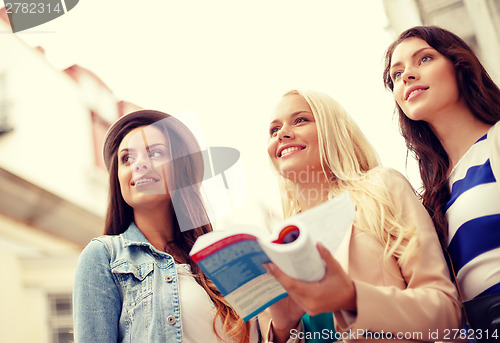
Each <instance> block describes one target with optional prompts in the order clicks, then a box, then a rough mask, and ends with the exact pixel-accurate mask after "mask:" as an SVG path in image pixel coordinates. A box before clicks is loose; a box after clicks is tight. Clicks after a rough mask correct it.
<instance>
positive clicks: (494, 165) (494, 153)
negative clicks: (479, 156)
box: [488, 122, 500, 187]
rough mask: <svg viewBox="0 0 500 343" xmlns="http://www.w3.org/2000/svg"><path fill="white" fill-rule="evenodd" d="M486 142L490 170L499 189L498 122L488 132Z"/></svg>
mask: <svg viewBox="0 0 500 343" xmlns="http://www.w3.org/2000/svg"><path fill="white" fill-rule="evenodd" d="M488 140H491V141H490V145H491V158H490V163H491V170H492V171H493V175H494V176H495V179H496V180H497V185H498V187H500V122H498V123H496V124H495V125H494V126H493V127H492V128H491V129H490V131H489V132H488Z"/></svg>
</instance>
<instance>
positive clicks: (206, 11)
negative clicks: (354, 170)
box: [17, 0, 411, 220]
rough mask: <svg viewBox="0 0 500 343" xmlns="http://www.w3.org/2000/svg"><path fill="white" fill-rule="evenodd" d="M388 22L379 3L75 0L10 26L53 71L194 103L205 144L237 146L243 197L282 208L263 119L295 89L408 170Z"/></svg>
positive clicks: (158, 99) (142, 96) (155, 98)
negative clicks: (83, 71) (323, 99)
mask: <svg viewBox="0 0 500 343" xmlns="http://www.w3.org/2000/svg"><path fill="white" fill-rule="evenodd" d="M386 26H387V19H386V17H385V13H384V10H383V6H382V2H381V1H378V0H352V1H346V0H314V1H305V0H301V1H293V0H292V1H290V0H286V1H285V0H277V1H275V0H273V1H269V0H267V1H264V0H257V1H235V0H224V1H218V0H212V1H203V0H193V1H171V0H143V1H131V0H81V1H80V2H79V3H78V5H77V6H76V7H75V8H74V9H73V10H71V11H70V12H68V13H67V14H66V15H64V16H62V17H60V18H57V19H55V20H53V21H51V22H49V23H46V24H44V25H41V26H38V27H36V28H33V29H30V30H27V31H25V32H19V33H17V34H18V35H19V37H20V38H21V39H23V40H25V41H26V42H27V43H28V44H30V45H32V46H36V45H41V46H43V47H44V48H45V50H46V56H47V59H48V60H49V62H50V63H52V64H53V65H54V66H55V67H56V68H59V69H63V68H66V67H68V66H70V65H73V64H79V65H81V66H83V67H85V68H88V69H90V70H91V71H93V72H94V73H95V74H96V75H97V76H98V77H100V78H101V79H102V80H103V81H104V83H106V84H107V85H108V86H109V87H110V88H111V90H112V91H113V92H114V93H115V94H116V96H117V97H118V98H119V99H124V100H128V101H131V102H133V103H136V104H138V105H140V106H142V107H146V108H152V109H157V110H162V111H165V112H167V113H170V114H176V113H181V112H185V111H194V113H195V114H196V119H197V121H198V122H199V127H200V128H201V131H202V132H201V134H202V136H203V141H204V143H205V145H207V146H229V147H233V148H236V149H238V150H239V151H240V152H241V156H242V164H243V166H244V173H245V183H246V188H247V190H248V202H249V203H255V202H258V201H261V200H262V201H264V202H265V203H269V202H271V203H272V204H273V206H275V207H279V204H278V203H277V202H276V200H275V198H273V197H272V196H270V195H269V189H272V187H273V186H274V184H275V179H274V177H273V174H271V172H270V164H269V162H268V159H267V152H266V146H267V134H268V123H269V119H270V116H271V115H272V114H273V111H274V107H275V105H276V103H277V102H278V101H279V98H280V96H281V95H282V94H283V93H284V92H285V91H287V90H289V89H292V88H309V89H314V90H319V91H322V92H326V93H328V94H330V95H331V96H332V97H334V98H335V99H336V100H338V101H339V102H340V103H341V104H342V105H343V106H344V107H345V108H346V109H347V110H348V112H349V113H350V114H351V115H352V116H353V117H354V118H355V120H356V121H357V123H358V124H359V125H360V127H361V128H362V130H363V131H364V132H365V133H366V135H367V136H368V138H369V139H370V141H371V142H372V144H373V145H374V146H375V148H376V149H377V150H378V151H379V153H380V156H381V158H382V162H383V163H384V165H385V166H388V167H392V168H395V169H398V170H399V171H401V172H403V173H404V174H406V171H405V147H404V142H403V140H402V138H401V137H400V135H399V133H398V131H397V125H396V121H395V118H394V115H393V100H392V97H391V95H390V94H389V93H388V92H387V91H386V90H385V89H384V87H383V83H382V77H381V74H382V59H383V53H384V51H385V49H386V47H387V46H388V45H389V43H390V42H391V41H392V36H391V33H390V32H388V31H387V30H386ZM410 176H411V173H410ZM273 194H274V193H273ZM250 217H252V215H250ZM242 220H243V219H242ZM244 220H246V219H244Z"/></svg>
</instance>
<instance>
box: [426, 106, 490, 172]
mask: <svg viewBox="0 0 500 343" xmlns="http://www.w3.org/2000/svg"><path fill="white" fill-rule="evenodd" d="M436 117H441V118H442V120H440V121H436V122H432V123H429V125H430V127H431V129H432V130H433V131H434V133H435V134H436V136H437V138H438V139H439V141H440V142H441V145H442V146H443V148H444V150H445V151H446V154H447V155H448V159H449V160H450V170H451V169H452V168H453V167H454V166H455V165H456V164H457V163H458V161H459V160H460V159H461V158H462V157H463V156H464V155H465V153H466V152H467V150H469V148H470V147H471V146H472V145H473V144H474V143H475V142H476V141H477V140H478V139H479V138H481V137H482V136H484V135H485V134H486V133H487V132H488V130H489V129H490V127H491V125H489V124H486V123H484V122H482V121H480V120H479V119H477V118H476V117H474V115H473V114H472V112H470V110H469V109H468V108H462V109H458V110H456V111H454V112H453V113H450V115H449V116H448V117H446V116H436Z"/></svg>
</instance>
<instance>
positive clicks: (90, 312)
mask: <svg viewBox="0 0 500 343" xmlns="http://www.w3.org/2000/svg"><path fill="white" fill-rule="evenodd" d="M109 262H110V257H109V255H108V253H107V251H106V248H105V246H104V244H103V243H101V242H99V241H96V240H94V241H91V242H90V243H89V244H88V245H87V247H86V248H85V249H84V250H83V252H82V254H81V255H80V258H79V260H78V265H77V269H76V274H75V283H74V289H73V311H74V312H73V319H74V327H75V336H74V338H75V342H76V343H91V342H96V343H97V342H99V343H106V342H109V343H116V342H118V339H119V335H118V323H119V318H120V313H121V308H122V304H121V303H122V301H121V296H120V292H119V288H118V285H117V284H116V283H115V278H114V276H113V275H112V273H111V268H110V266H109Z"/></svg>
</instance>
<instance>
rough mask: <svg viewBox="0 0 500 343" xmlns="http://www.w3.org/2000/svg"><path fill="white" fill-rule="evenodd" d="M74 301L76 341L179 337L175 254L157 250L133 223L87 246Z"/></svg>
mask: <svg viewBox="0 0 500 343" xmlns="http://www.w3.org/2000/svg"><path fill="white" fill-rule="evenodd" d="M73 306H74V315H73V317H74V327H75V331H74V332H75V342H76V343H91V342H99V343H105V342H113V343H117V342H134V343H136V342H141V343H147V342H162V343H170V342H182V326H181V311H180V299H179V287H178V276H177V272H176V268H175V264H174V259H173V257H172V256H171V255H169V254H167V253H164V252H161V251H158V250H156V249H155V248H154V247H153V246H152V245H151V244H150V243H149V242H148V240H147V239H146V237H144V235H143V234H142V232H141V231H140V230H139V229H138V228H137V226H136V225H135V224H134V223H132V224H131V225H130V226H129V228H128V229H127V231H125V232H124V233H123V234H121V235H117V236H102V237H99V238H95V239H93V240H92V241H91V242H90V243H89V244H88V245H87V247H85V249H84V250H83V252H82V254H81V255H80V258H79V261H78V266H77V270H76V275H75V284H74V292H73Z"/></svg>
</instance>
